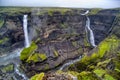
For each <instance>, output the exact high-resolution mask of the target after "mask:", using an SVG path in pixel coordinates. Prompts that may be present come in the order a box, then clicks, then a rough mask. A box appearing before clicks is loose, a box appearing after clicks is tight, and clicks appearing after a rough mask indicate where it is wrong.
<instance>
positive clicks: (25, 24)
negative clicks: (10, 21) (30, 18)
mask: <svg viewBox="0 0 120 80" xmlns="http://www.w3.org/2000/svg"><path fill="white" fill-rule="evenodd" d="M23 28H24V37H25V47H29V46H30V42H29V36H28V29H27V15H24V17H23Z"/></svg>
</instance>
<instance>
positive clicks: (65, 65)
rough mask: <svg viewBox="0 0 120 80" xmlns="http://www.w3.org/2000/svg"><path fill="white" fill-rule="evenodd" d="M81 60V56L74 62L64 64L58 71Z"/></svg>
mask: <svg viewBox="0 0 120 80" xmlns="http://www.w3.org/2000/svg"><path fill="white" fill-rule="evenodd" d="M81 58H82V56H80V57H79V58H77V59H75V60H71V61H69V62H67V63H65V64H64V65H63V66H62V67H61V68H60V69H59V70H63V69H64V68H65V67H67V66H69V65H71V64H73V63H76V62H78V61H79V60H80V59H81Z"/></svg>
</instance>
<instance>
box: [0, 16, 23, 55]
mask: <svg viewBox="0 0 120 80" xmlns="http://www.w3.org/2000/svg"><path fill="white" fill-rule="evenodd" d="M0 17H1V16H0ZM2 17H4V18H3V19H4V24H3V25H2V27H1V28H0V51H1V53H2V52H4V51H10V50H11V51H12V49H14V48H19V47H22V46H23V45H24V43H23V41H24V33H23V28H22V15H18V16H9V15H2ZM3 48H4V49H3Z"/></svg>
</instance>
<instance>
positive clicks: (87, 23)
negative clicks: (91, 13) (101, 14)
mask: <svg viewBox="0 0 120 80" xmlns="http://www.w3.org/2000/svg"><path fill="white" fill-rule="evenodd" d="M86 31H87V33H89V34H88V35H89V37H90V38H89V42H90V44H91V45H92V46H93V47H96V45H95V39H94V34H93V31H92V29H91V28H90V19H89V17H87V21H86Z"/></svg>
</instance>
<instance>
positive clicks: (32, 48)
mask: <svg viewBox="0 0 120 80" xmlns="http://www.w3.org/2000/svg"><path fill="white" fill-rule="evenodd" d="M36 49H37V45H36V44H35V43H34V42H32V43H31V45H30V47H28V48H24V49H23V50H22V52H21V55H20V59H21V60H27V59H28V57H29V56H30V55H31V54H33V53H34V51H35V50H36Z"/></svg>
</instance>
